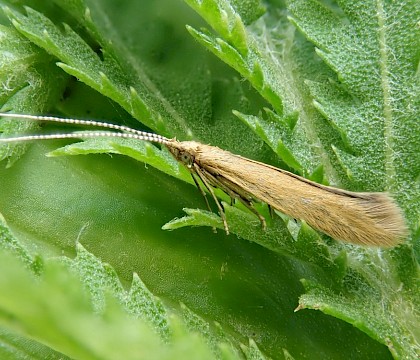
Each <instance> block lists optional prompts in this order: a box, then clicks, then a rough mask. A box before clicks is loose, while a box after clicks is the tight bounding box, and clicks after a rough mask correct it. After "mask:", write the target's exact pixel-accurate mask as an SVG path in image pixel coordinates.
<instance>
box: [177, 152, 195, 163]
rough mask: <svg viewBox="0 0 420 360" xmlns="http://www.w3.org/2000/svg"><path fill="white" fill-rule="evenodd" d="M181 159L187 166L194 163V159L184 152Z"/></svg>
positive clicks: (180, 156)
mask: <svg viewBox="0 0 420 360" xmlns="http://www.w3.org/2000/svg"><path fill="white" fill-rule="evenodd" d="M179 159H180V160H181V162H183V163H184V164H186V165H191V164H192V162H193V159H192V157H191V155H190V154H189V153H187V152H182V153H181V154H180V155H179Z"/></svg>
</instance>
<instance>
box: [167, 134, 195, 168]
mask: <svg viewBox="0 0 420 360" xmlns="http://www.w3.org/2000/svg"><path fill="white" fill-rule="evenodd" d="M166 146H167V148H168V149H169V151H170V152H171V154H172V155H173V156H174V158H175V159H176V160H178V161H179V162H181V163H182V164H184V165H185V166H186V167H188V168H191V166H192V164H193V163H194V161H195V157H196V155H197V149H198V146H199V144H198V143H196V142H195V141H181V142H179V141H176V140H175V141H171V142H170V143H168V144H166Z"/></svg>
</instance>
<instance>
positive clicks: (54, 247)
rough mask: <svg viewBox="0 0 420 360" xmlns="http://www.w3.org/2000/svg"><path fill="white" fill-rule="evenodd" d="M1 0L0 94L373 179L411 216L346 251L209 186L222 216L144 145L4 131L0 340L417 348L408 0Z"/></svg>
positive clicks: (197, 352)
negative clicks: (16, 141) (403, 228)
mask: <svg viewBox="0 0 420 360" xmlns="http://www.w3.org/2000/svg"><path fill="white" fill-rule="evenodd" d="M1 3H2V4H3V5H5V6H6V7H4V8H3V12H4V14H3V15H2V18H1V19H2V23H3V25H2V26H0V32H1V35H2V36H1V37H0V62H1V64H2V65H1V68H0V79H1V83H2V88H1V90H0V102H1V104H3V110H4V111H6V110H10V111H13V112H18V113H31V114H38V113H53V114H57V115H61V116H72V117H83V118H94V119H102V120H105V121H110V122H115V123H123V124H127V125H130V126H135V127H137V128H143V129H150V130H152V131H155V132H158V133H160V134H162V135H165V136H170V137H174V136H176V137H177V138H179V139H182V140H185V139H195V140H199V141H202V142H204V143H211V144H212V145H217V146H219V147H222V148H224V149H227V150H230V151H232V152H235V153H238V154H241V155H243V156H247V157H250V158H253V159H257V160H259V161H264V162H266V163H270V164H274V165H276V166H281V167H283V168H286V169H289V170H292V171H294V172H296V173H298V174H301V175H304V176H307V177H309V178H311V179H314V180H316V181H319V182H324V183H330V184H333V185H336V186H339V187H343V188H348V189H351V190H364V191H382V190H387V191H390V192H392V193H393V194H394V196H395V198H396V199H397V200H398V201H399V203H400V205H401V206H402V208H403V210H404V212H405V214H406V217H407V220H408V222H409V226H410V229H411V230H412V236H411V237H410V239H408V240H407V244H406V245H403V246H400V247H398V248H396V249H391V250H378V249H363V248H359V247H354V246H349V245H344V244H341V243H337V242H335V241H334V240H331V239H328V238H327V237H325V236H323V235H322V234H318V233H316V232H314V231H313V230H311V229H310V228H309V227H307V226H306V225H305V224H296V222H295V221H293V220H289V219H287V218H284V217H280V216H275V217H273V218H272V219H269V218H268V221H269V227H268V230H267V231H266V232H264V231H262V230H261V229H260V225H259V221H258V219H257V218H255V217H254V216H253V215H251V214H249V213H248V212H247V211H245V210H244V209H242V208H241V207H239V206H238V207H231V206H229V205H228V204H226V206H225V207H226V214H227V218H228V223H229V226H230V230H231V233H232V235H230V236H226V235H225V234H224V233H223V229H222V226H221V222H220V219H219V218H218V217H217V216H216V215H215V214H211V213H209V212H207V211H204V210H199V209H204V208H205V206H204V205H205V204H204V201H203V199H202V198H201V196H200V194H199V192H198V191H197V190H196V189H195V188H194V187H193V184H192V181H191V179H190V178H189V175H188V173H187V171H186V170H185V169H183V168H182V167H181V166H180V165H179V164H177V163H176V162H175V161H174V160H173V159H172V158H171V157H170V155H169V154H168V153H167V151H165V150H163V149H162V150H161V149H159V148H157V147H155V146H153V145H150V144H144V143H136V142H132V141H119V140H112V141H111V140H109V139H106V140H103V139H95V140H88V141H84V142H79V143H75V144H68V142H61V141H52V142H48V143H36V144H31V145H29V146H26V145H23V146H22V145H16V146H15V145H13V146H5V147H2V148H0V151H2V153H0V155H2V157H3V158H4V161H3V162H2V166H1V167H0V213H1V214H2V215H3V217H4V222H3V225H2V227H1V229H2V232H1V233H0V234H1V235H2V239H3V240H2V248H4V249H5V250H4V251H3V252H4V253H5V254H3V255H1V256H2V259H3V260H1V261H0V267H1V274H2V275H1V276H0V289H1V291H0V341H1V344H2V346H0V355H1V358H2V359H21V358H34V359H38V358H39V359H45V358H51V359H55V358H66V357H69V358H80V359H121V358H124V359H131V358H133V359H138V358H145V359H153V358H157V359H162V358H168V359H173V358H185V357H187V356H190V357H193V358H200V359H207V358H209V359H212V358H229V359H234V358H241V357H242V358H243V357H245V358H249V359H264V358H274V359H283V358H284V359H292V358H294V359H301V358H309V359H318V358H322V359H344V358H345V359H347V358H352V359H386V358H391V357H394V358H398V359H403V358H413V359H414V358H416V357H417V355H418V354H419V352H420V345H419V342H420V341H419V339H420V334H419V330H418V329H420V321H419V319H420V317H419V313H418V309H419V305H420V304H419V299H420V293H419V276H418V275H419V269H418V258H419V247H418V246H419V245H418V243H419V241H418V238H419V230H418V222H419V214H420V207H419V203H420V191H419V181H418V179H419V173H420V149H419V145H418V144H419V142H418V139H419V138H420V126H419V122H418V115H417V114H418V110H419V105H420V104H419V79H418V62H419V58H420V53H419V49H420V47H419V45H420V44H419V38H420V37H419V35H420V34H419V32H420V28H419V26H418V19H419V18H420V6H419V4H418V2H417V1H403V2H399V3H398V4H396V3H389V2H381V1H377V2H371V1H356V2H355V1H337V2H333V1H320V2H315V1H287V2H283V1H267V2H265V3H260V2H258V1H256V0H254V1H223V0H218V1H215V0H214V1H213V0H203V1H194V0H188V1H185V2H182V1H173V0H168V1H164V0H159V1H125V2H123V3H120V2H115V1H105V0H101V1H99V0H97V1H94V0H89V1H81V0H79V1H77V0H74V1H59V0H55V1H51V2H48V3H46V4H44V3H40V2H39V1H35V0H34V1H13V2H12V1H1ZM23 6H29V8H26V9H24V8H23ZM33 9H34V10H33ZM87 9H88V10H87ZM63 23H64V24H66V25H63ZM186 25H187V28H186ZM210 29H211V30H210ZM207 50H210V51H207ZM76 79H78V80H79V81H77V80H76ZM136 119H137V120H138V121H137V120H136ZM0 126H1V128H0V129H1V130H2V131H3V132H4V134H5V135H13V134H16V133H22V132H35V131H40V129H39V127H38V125H37V124H34V123H28V122H20V121H16V120H13V119H6V120H4V121H3V122H2V123H1V125H0ZM63 130H69V129H68V128H65V129H63V128H62V127H60V128H59V129H58V131H63ZM42 131H43V132H47V131H52V132H53V131H57V127H54V126H51V125H48V126H43V128H42ZM45 154H49V155H51V156H50V157H46V156H45ZM110 154H111V156H110ZM69 155H80V156H69ZM83 155H87V156H83ZM145 164H146V165H145ZM219 195H220V196H221V197H222V198H223V199H224V200H225V201H228V199H227V198H226V197H223V194H219ZM183 209H184V211H185V212H184V211H183ZM259 210H260V211H261V212H262V213H263V214H265V215H266V216H268V214H269V212H268V209H267V208H266V207H265V206H264V205H261V206H260V207H259ZM185 214H187V215H186V216H185ZM162 227H164V229H165V230H163V229H162ZM212 227H216V228H218V229H219V230H218V231H217V233H214V232H213V231H212ZM169 230H173V231H169ZM10 231H11V232H10ZM12 234H13V235H12ZM11 253H12V254H13V253H14V255H18V258H19V259H20V260H19V261H16V260H13V259H12V258H13V256H11ZM133 273H135V275H134V277H133ZM298 306H299V309H300V311H297V312H294V309H296V308H297V307H298ZM309 309H316V310H321V311H313V310H309ZM127 314H129V316H127ZM197 334H200V336H198V335H197Z"/></svg>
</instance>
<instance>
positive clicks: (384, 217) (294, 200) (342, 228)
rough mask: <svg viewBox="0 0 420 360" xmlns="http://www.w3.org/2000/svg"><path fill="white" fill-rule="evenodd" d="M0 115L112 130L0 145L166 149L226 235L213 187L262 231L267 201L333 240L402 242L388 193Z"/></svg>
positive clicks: (157, 138) (117, 134) (206, 149)
mask: <svg viewBox="0 0 420 360" xmlns="http://www.w3.org/2000/svg"><path fill="white" fill-rule="evenodd" d="M0 116H4V117H12V118H20V119H28V120H36V121H53V122H60V123H68V124H75V125H87V126H96V127H102V128H107V129H113V130H116V131H84V132H78V133H64V134H46V135H43V134H39V135H27V136H17V137H9V138H0V143H9V142H17V141H34V140H48V139H72V138H77V139H82V138H96V137H114V138H128V139H137V140H144V141H149V142H154V143H158V144H162V145H164V146H165V147H166V148H167V149H168V150H169V151H170V153H171V154H172V155H173V156H174V157H175V159H176V160H178V161H179V162H181V163H182V164H184V165H185V166H186V167H187V168H188V170H189V171H190V172H191V175H192V177H193V179H194V182H195V184H196V185H197V187H198V188H199V190H200V191H201V193H202V194H203V195H204V196H205V191H204V190H203V189H202V187H201V186H200V183H201V184H203V186H204V187H205V188H206V189H207V191H208V192H209V193H210V194H211V196H212V197H213V199H214V201H215V203H216V205H217V207H218V210H219V213H220V216H221V219H222V222H223V225H224V228H225V230H226V233H229V228H228V224H227V221H226V216H225V214H224V211H223V207H222V205H221V204H220V201H219V200H218V199H217V197H216V195H215V193H214V191H213V188H219V189H221V190H223V191H224V192H225V193H226V194H227V195H228V196H230V197H231V198H232V199H237V200H239V201H240V202H242V203H243V204H244V205H245V206H246V207H247V208H248V209H250V210H251V211H252V212H253V213H254V214H256V215H257V216H258V218H259V219H260V221H261V223H262V225H263V227H264V228H265V219H264V217H263V216H262V215H260V214H259V213H258V212H257V211H256V210H255V208H254V206H253V204H254V202H255V201H262V202H265V203H267V204H268V205H269V206H270V207H272V208H274V209H276V210H278V211H280V212H282V213H284V214H286V215H289V216H291V217H293V218H296V219H300V220H304V221H305V222H306V223H308V224H309V225H310V226H312V227H313V228H314V229H317V230H320V231H322V232H323V233H325V234H327V235H329V236H331V237H332V238H334V239H337V240H342V241H345V242H350V243H354V244H359V245H368V246H382V247H389V246H394V245H397V244H399V243H400V242H402V241H403V240H404V238H405V237H406V236H407V234H408V230H407V227H406V224H405V220H404V217H403V215H402V212H401V210H400V208H399V207H398V206H397V205H396V203H395V202H394V200H393V199H392V198H391V197H390V196H389V195H388V194H387V193H377V192H376V193H372V192H351V191H346V190H341V189H338V188H334V187H330V186H325V185H321V184H318V183H315V182H313V181H310V180H308V179H305V178H303V177H301V176H298V175H295V174H293V173H291V172H288V171H285V170H282V169H278V168H275V167H273V166H270V165H267V164H264V163H261V162H258V161H254V160H250V159H247V158H244V157H242V156H239V155H235V154H232V153H230V152H228V151H225V150H222V149H220V148H218V147H215V146H210V145H205V144H201V143H199V142H196V141H178V140H176V139H168V138H166V137H164V136H161V135H157V134H153V133H148V132H144V131H139V130H135V129H132V128H129V127H126V126H120V125H114V124H109V123H103V122H98V121H91V120H78V119H63V118H57V117H51V116H34V115H23V114H11V113H0ZM206 202H207V199H206ZM207 205H209V204H208V203H207ZM208 207H209V206H208ZM209 209H210V207H209Z"/></svg>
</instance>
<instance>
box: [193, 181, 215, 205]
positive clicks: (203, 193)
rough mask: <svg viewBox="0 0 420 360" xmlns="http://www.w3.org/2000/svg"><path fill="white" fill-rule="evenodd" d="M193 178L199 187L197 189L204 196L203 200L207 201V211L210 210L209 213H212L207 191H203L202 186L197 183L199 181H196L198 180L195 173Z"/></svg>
mask: <svg viewBox="0 0 420 360" xmlns="http://www.w3.org/2000/svg"><path fill="white" fill-rule="evenodd" d="M191 177H192V178H193V180H194V183H195V186H197V189H198V190H199V191H200V193H201V195H203V198H204V200H205V201H206V205H207V209H208V210H209V211H212V210H211V207H210V204H209V200H208V199H207V195H206V192H205V191H204V190H203V188H202V187H201V186H200V184H199V182H198V181H197V179H196V178H195V176H194V173H191Z"/></svg>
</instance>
